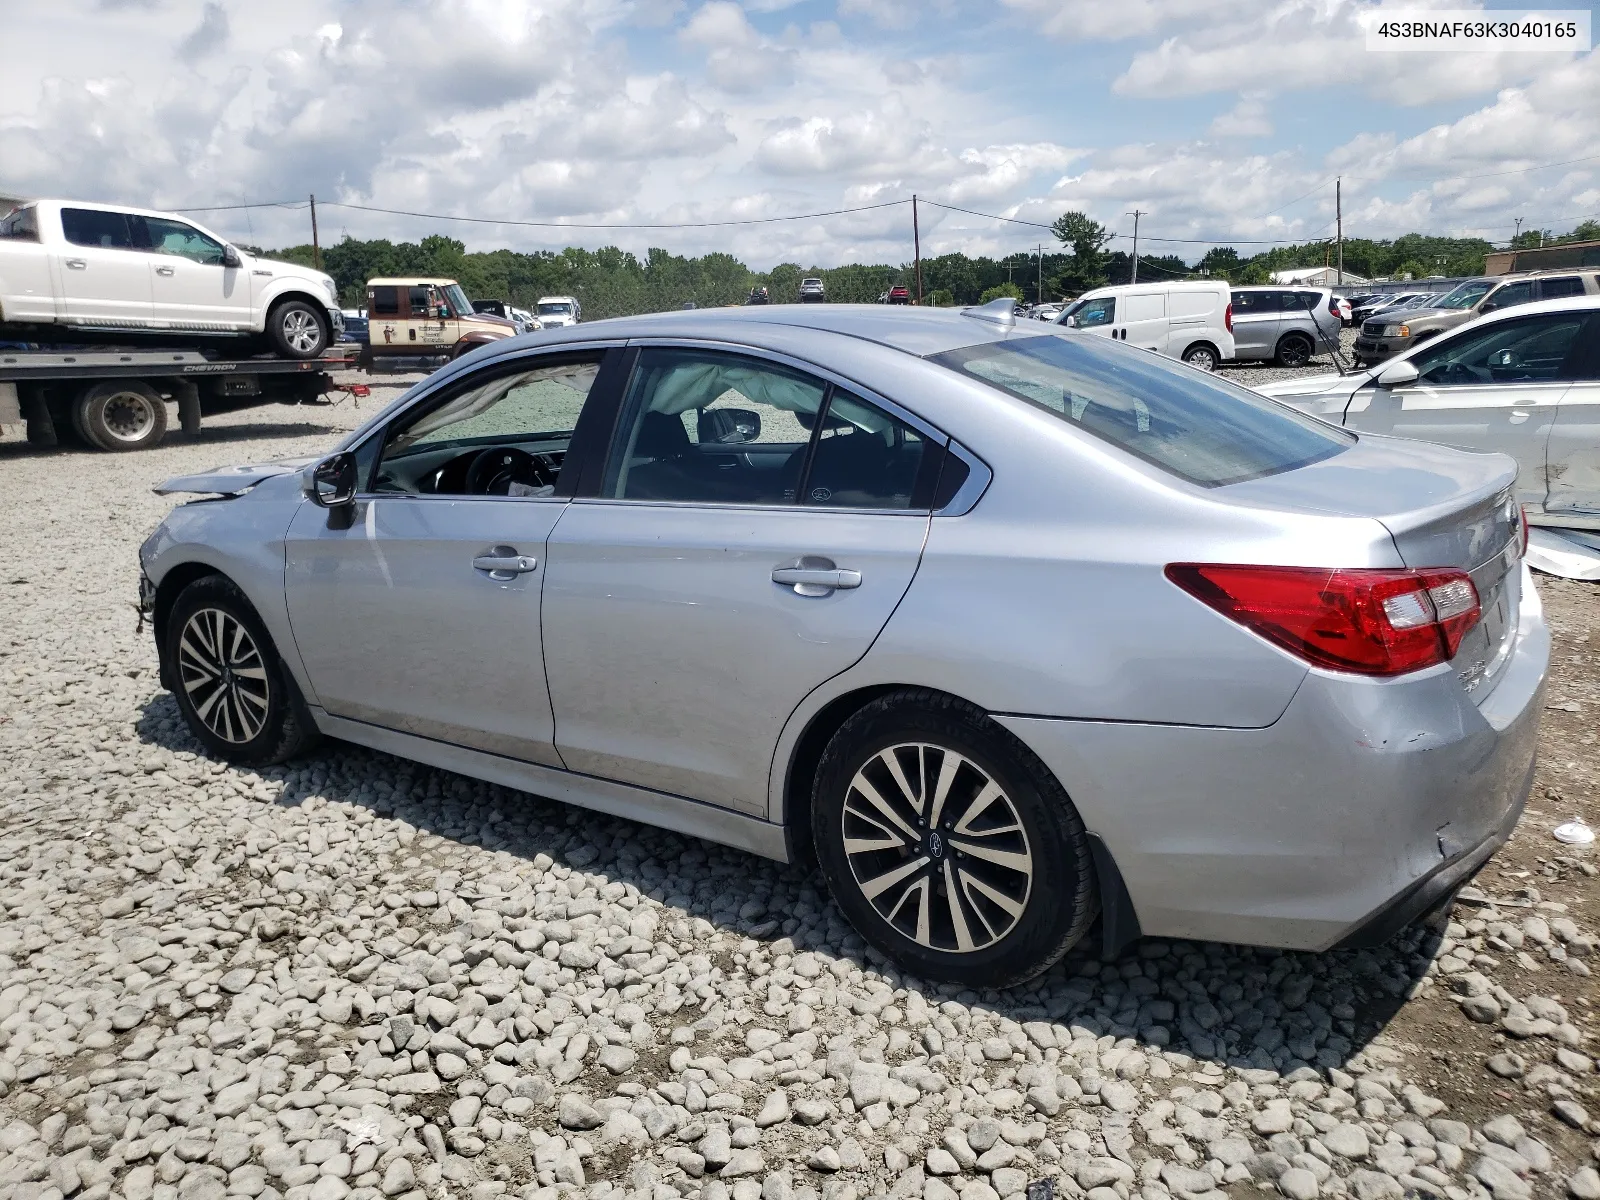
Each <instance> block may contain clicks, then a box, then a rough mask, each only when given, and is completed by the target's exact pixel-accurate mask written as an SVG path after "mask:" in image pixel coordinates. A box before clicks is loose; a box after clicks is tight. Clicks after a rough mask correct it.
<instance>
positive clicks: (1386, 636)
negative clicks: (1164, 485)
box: [1167, 563, 1482, 675]
mask: <svg viewBox="0 0 1600 1200" xmlns="http://www.w3.org/2000/svg"><path fill="white" fill-rule="evenodd" d="M1167 578H1168V579H1170V580H1172V582H1173V583H1175V584H1177V585H1178V586H1179V587H1181V588H1182V589H1183V590H1184V591H1186V592H1188V593H1189V594H1190V595H1191V596H1193V597H1195V599H1197V600H1200V601H1202V602H1203V603H1205V604H1208V605H1210V606H1211V607H1212V608H1214V609H1216V610H1217V611H1218V612H1220V613H1221V614H1222V615H1223V616H1225V617H1228V618H1230V619H1231V620H1234V621H1237V622H1239V624H1241V625H1243V626H1245V628H1247V629H1250V630H1253V631H1254V632H1255V633H1258V634H1260V635H1261V636H1262V637H1264V638H1266V639H1267V640H1268V641H1269V642H1272V643H1274V644H1275V645H1278V646H1281V647H1283V648H1284V649H1285V650H1287V651H1289V652H1290V653H1291V654H1294V655H1297V656H1299V657H1300V658H1303V659H1305V660H1306V661H1307V662H1309V663H1311V664H1312V665H1313V666H1319V667H1328V668H1330V669H1332V670H1335V671H1353V672H1355V673H1357V674H1360V675H1401V674H1404V673H1405V672H1407V671H1416V670H1420V669H1421V668H1423V667H1431V666H1433V665H1434V664H1435V663H1442V662H1448V661H1450V659H1452V658H1453V657H1455V653H1456V649H1457V648H1458V647H1459V646H1460V645H1461V639H1462V638H1463V637H1465V636H1466V634H1467V631H1468V630H1469V629H1471V628H1472V627H1473V626H1474V625H1476V624H1477V623H1478V618H1479V616H1480V615H1481V611H1482V610H1481V609H1480V607H1479V604H1478V590H1477V588H1475V587H1474V586H1473V585H1472V580H1471V578H1470V577H1468V575H1467V573H1466V572H1465V571H1453V570H1429V571H1391V570H1371V569H1364V568H1362V569H1348V570H1329V569H1327V568H1323V567H1244V566H1225V565H1221V564H1209V563H1173V564H1172V565H1171V566H1169V567H1168V568H1167Z"/></svg>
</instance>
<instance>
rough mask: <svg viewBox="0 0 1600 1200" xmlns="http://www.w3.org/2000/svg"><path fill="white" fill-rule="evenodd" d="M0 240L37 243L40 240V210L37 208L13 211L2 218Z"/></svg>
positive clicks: (0, 220) (0, 219) (0, 218)
mask: <svg viewBox="0 0 1600 1200" xmlns="http://www.w3.org/2000/svg"><path fill="white" fill-rule="evenodd" d="M0 238H8V239H10V240H12V241H16V242H37V241H38V240H39V210H38V209H35V208H18V209H13V210H12V211H11V212H9V213H7V214H6V215H5V216H4V217H0Z"/></svg>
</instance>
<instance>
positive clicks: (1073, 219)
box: [1050, 211, 1116, 289]
mask: <svg viewBox="0 0 1600 1200" xmlns="http://www.w3.org/2000/svg"><path fill="white" fill-rule="evenodd" d="M1050 232H1051V233H1053V234H1055V235H1056V239H1057V240H1058V241H1060V242H1062V243H1063V244H1065V245H1067V246H1070V247H1072V257H1071V259H1070V261H1069V263H1068V265H1067V269H1066V270H1065V271H1064V272H1063V273H1062V278H1064V279H1066V280H1068V281H1069V282H1070V284H1071V286H1072V287H1073V288H1075V289H1085V288H1092V287H1099V286H1100V285H1101V284H1103V283H1104V282H1105V281H1106V277H1105V272H1104V264H1105V255H1104V253H1103V250H1104V248H1105V246H1106V244H1107V243H1108V242H1110V241H1111V239H1112V238H1113V237H1115V236H1116V235H1115V234H1114V233H1112V232H1111V231H1110V230H1109V229H1107V228H1106V227H1105V226H1104V225H1102V224H1100V222H1099V221H1096V220H1094V219H1093V218H1092V217H1090V216H1089V215H1088V214H1087V213H1082V212H1077V211H1072V212H1064V213H1062V214H1061V215H1060V216H1059V217H1057V218H1056V219H1055V222H1054V223H1053V224H1052V225H1051V226H1050Z"/></svg>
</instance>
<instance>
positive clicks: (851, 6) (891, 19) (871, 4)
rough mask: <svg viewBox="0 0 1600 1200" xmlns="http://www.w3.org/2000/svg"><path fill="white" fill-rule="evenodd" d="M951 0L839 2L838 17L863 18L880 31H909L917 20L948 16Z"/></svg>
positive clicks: (862, 0) (855, 0) (851, 0)
mask: <svg viewBox="0 0 1600 1200" xmlns="http://www.w3.org/2000/svg"><path fill="white" fill-rule="evenodd" d="M952 7H953V4H952V0H839V17H840V19H841V20H847V19H849V18H852V17H864V18H865V19H867V20H869V21H871V22H872V23H873V24H874V25H876V26H878V27H879V28H880V29H910V28H911V27H912V26H913V25H915V24H916V23H917V22H918V21H919V20H921V19H923V18H925V17H928V16H936V17H943V16H948V15H949V14H950V12H951V10H952Z"/></svg>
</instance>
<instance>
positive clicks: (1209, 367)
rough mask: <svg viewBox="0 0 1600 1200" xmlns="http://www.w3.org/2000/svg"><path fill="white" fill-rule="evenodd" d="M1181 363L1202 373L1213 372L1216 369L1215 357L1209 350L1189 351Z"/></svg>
mask: <svg viewBox="0 0 1600 1200" xmlns="http://www.w3.org/2000/svg"><path fill="white" fill-rule="evenodd" d="M1183 361H1184V362H1186V363H1188V364H1189V365H1190V366H1191V367H1199V368H1200V369H1201V370H1202V371H1214V370H1216V367H1217V356H1216V355H1214V354H1212V353H1211V351H1209V350H1191V351H1189V354H1188V356H1187V357H1186V358H1185V359H1184V360H1183Z"/></svg>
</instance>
